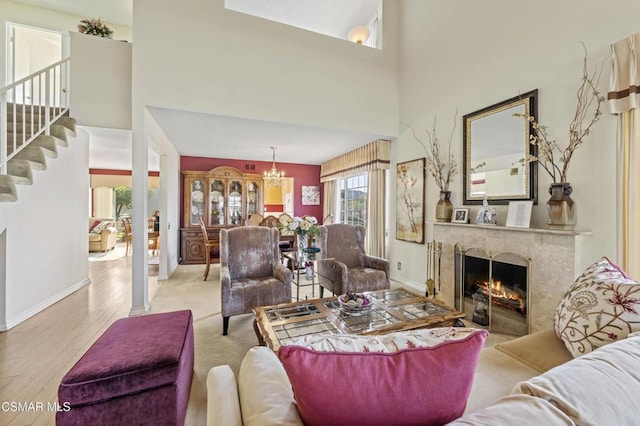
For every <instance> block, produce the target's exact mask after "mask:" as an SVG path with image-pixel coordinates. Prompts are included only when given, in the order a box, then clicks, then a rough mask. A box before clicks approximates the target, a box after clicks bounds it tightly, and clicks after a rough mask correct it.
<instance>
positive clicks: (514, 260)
mask: <svg viewBox="0 0 640 426" xmlns="http://www.w3.org/2000/svg"><path fill="white" fill-rule="evenodd" d="M529 268H530V260H529V259H527V258H525V257H524V256H522V255H520V254H517V253H499V254H494V255H490V254H489V253H487V252H486V251H484V250H481V249H477V248H470V249H466V250H465V249H463V248H462V247H461V246H460V245H458V244H457V245H456V246H455V284H456V285H455V306H456V308H457V309H459V310H461V311H463V312H464V313H465V314H466V319H467V320H470V321H472V322H474V323H476V324H478V325H481V326H483V327H487V328H488V329H489V330H491V331H496V332H501V333H508V334H513V335H518V336H521V335H525V334H528V333H529V321H528V316H529V291H528V287H529Z"/></svg>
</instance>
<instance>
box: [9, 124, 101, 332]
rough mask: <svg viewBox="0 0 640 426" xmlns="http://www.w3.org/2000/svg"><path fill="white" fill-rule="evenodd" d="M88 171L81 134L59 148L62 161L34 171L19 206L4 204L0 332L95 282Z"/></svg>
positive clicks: (86, 141)
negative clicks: (90, 255) (90, 262)
mask: <svg viewBox="0 0 640 426" xmlns="http://www.w3.org/2000/svg"><path fill="white" fill-rule="evenodd" d="M88 167H89V138H88V135H87V134H86V133H85V132H83V131H82V130H79V131H78V136H77V137H76V138H73V139H72V140H71V141H70V144H69V146H68V147H60V148H59V152H58V158H48V159H47V169H46V170H44V171H34V172H33V173H34V183H33V185H30V186H26V185H24V186H23V185H20V186H18V201H17V202H14V203H1V204H0V236H1V235H2V234H3V233H4V239H5V240H4V241H5V243H6V246H5V247H6V250H5V251H4V257H3V258H2V259H0V262H2V263H3V264H4V267H3V268H4V269H5V274H4V275H0V287H2V288H0V293H5V297H6V305H5V309H6V311H5V316H4V317H3V318H0V330H3V329H6V328H11V327H13V326H15V325H16V324H18V323H19V322H21V321H23V320H25V319H27V318H29V317H30V316H32V315H34V314H36V313H37V312H39V311H40V310H42V309H44V308H46V307H47V306H49V305H51V304H53V303H55V302H56V301H58V300H60V299H61V298H63V297H64V296H66V295H67V294H70V293H71V292H73V291H75V290H77V289H78V288H80V287H81V286H83V285H85V284H87V283H88V282H89V281H88V280H89V278H88V261H87V252H88V250H89V241H88V226H89V224H88V222H87V220H88V216H87V205H88V203H89V174H88ZM0 239H1V237H0ZM0 244H2V242H1V241H0ZM2 253H3V248H0V255H1V254H2ZM0 269H2V268H0ZM1 298H2V297H1V296H0V300H1ZM0 310H1V309H0Z"/></svg>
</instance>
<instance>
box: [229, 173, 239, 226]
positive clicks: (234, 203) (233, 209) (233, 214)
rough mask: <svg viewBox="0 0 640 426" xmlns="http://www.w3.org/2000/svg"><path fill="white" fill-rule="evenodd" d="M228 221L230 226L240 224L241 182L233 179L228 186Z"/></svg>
mask: <svg viewBox="0 0 640 426" xmlns="http://www.w3.org/2000/svg"><path fill="white" fill-rule="evenodd" d="M228 219H229V224H230V225H240V224H241V222H242V182H241V181H239V180H235V179H234V180H231V181H230V184H229V209H228Z"/></svg>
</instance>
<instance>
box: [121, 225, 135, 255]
mask: <svg viewBox="0 0 640 426" xmlns="http://www.w3.org/2000/svg"><path fill="white" fill-rule="evenodd" d="M122 226H123V227H124V241H125V243H126V248H125V252H124V254H125V256H127V255H128V254H129V247H131V245H132V238H133V234H132V233H131V219H129V218H128V217H123V218H122Z"/></svg>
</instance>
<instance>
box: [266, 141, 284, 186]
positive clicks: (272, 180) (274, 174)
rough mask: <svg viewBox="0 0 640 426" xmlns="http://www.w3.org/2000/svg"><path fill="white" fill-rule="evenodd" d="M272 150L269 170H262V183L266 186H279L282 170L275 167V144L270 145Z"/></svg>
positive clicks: (282, 175) (282, 174) (282, 176)
mask: <svg viewBox="0 0 640 426" xmlns="http://www.w3.org/2000/svg"><path fill="white" fill-rule="evenodd" d="M271 149H272V150H273V162H272V163H271V170H265V172H264V183H265V185H267V186H271V187H276V188H277V187H279V186H280V181H281V180H282V179H283V178H284V171H278V169H276V149H278V148H277V147H275V146H272V147H271Z"/></svg>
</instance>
